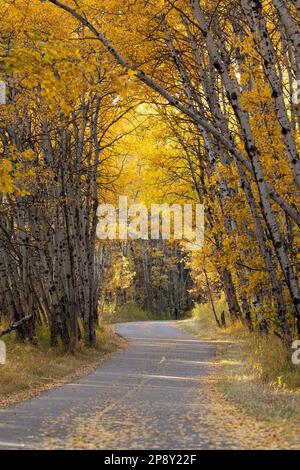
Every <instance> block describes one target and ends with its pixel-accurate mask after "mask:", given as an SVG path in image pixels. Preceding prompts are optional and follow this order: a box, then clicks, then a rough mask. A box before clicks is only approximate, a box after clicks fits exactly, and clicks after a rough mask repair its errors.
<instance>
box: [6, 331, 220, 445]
mask: <svg viewBox="0 0 300 470" xmlns="http://www.w3.org/2000/svg"><path fill="white" fill-rule="evenodd" d="M117 331H118V332H119V333H120V334H121V335H123V336H125V337H126V338H127V339H129V346H128V347H127V348H126V349H125V350H123V351H120V352H119V353H117V354H114V355H112V356H110V357H109V358H108V359H107V360H105V361H104V362H103V363H102V364H101V365H100V366H99V368H98V369H97V370H96V371H95V372H94V373H92V374H90V375H89V376H87V377H84V378H82V379H80V380H77V381H76V382H74V383H70V384H68V385H65V386H63V387H61V388H58V389H55V390H52V391H49V392H44V393H42V394H41V395H40V396H39V397H37V398H34V399H31V400H29V401H27V402H24V403H22V404H20V405H17V406H14V407H11V408H9V409H7V410H2V411H0V449H10V448H11V449H24V448H25V449H27V448H30V449H39V448H44V449H45V448H48V449H49V448H50V449H63V448H67V449H70V448H73V449H74V448H75V449H82V448H84V449H140V448H146V449H174V450H175V449H176V450H177V449H208V448H216V447H218V446H221V447H226V442H224V443H222V442H220V441H219V440H218V441H216V440H215V437H214V436H215V434H216V432H215V431H216V430H215V429H213V428H210V425H209V423H208V421H207V416H206V414H207V412H208V410H209V398H208V397H207V396H206V395H207V393H206V391H205V389H203V386H202V384H201V381H202V379H203V378H205V377H206V376H207V374H208V372H209V370H210V368H211V364H212V362H213V361H214V356H215V345H214V344H213V343H209V342H205V341H198V340H195V339H193V338H192V337H190V336H189V335H187V334H185V333H182V332H180V331H178V330H177V329H175V328H174V327H173V326H172V323H171V322H141V323H140V322H138V323H128V324H122V325H118V326H117ZM202 389H203V390H202ZM201 392H203V393H201ZM206 404H207V405H208V408H207V407H206ZM211 426H212V425H211Z"/></svg>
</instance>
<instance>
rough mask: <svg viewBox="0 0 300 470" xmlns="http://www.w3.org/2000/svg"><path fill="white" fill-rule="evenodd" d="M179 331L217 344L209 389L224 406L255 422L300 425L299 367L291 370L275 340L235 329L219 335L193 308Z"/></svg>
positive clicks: (206, 312) (204, 312)
mask: <svg viewBox="0 0 300 470" xmlns="http://www.w3.org/2000/svg"><path fill="white" fill-rule="evenodd" d="M218 310H219V311H220V310H222V305H218ZM179 327H180V328H182V329H184V330H185V331H187V332H189V333H190V334H193V335H194V336H197V337H200V338H202V339H207V340H211V341H214V342H216V344H217V365H216V368H215V371H214V383H215V384H216V388H217V390H218V391H219V392H220V393H221V394H222V396H224V397H225V398H226V399H227V400H229V401H231V402H232V403H234V404H235V405H236V406H237V407H240V408H241V409H242V410H244V411H245V412H247V413H248V414H250V415H253V416H255V417H256V418H259V419H264V420H274V418H279V419H285V420H286V419H288V420H292V421H295V422H296V421H297V420H298V422H299V418H300V366H293V365H292V363H291V354H292V351H287V350H286V348H285V347H284V346H283V344H282V342H281V341H280V340H279V338H277V337H276V336H275V335H274V336H273V335H269V336H268V337H262V336H261V335H259V334H255V333H254V334H249V333H247V332H246V331H245V329H244V327H242V326H241V325H239V324H237V325H235V326H231V327H229V328H226V329H219V328H218V327H217V326H216V324H215V321H214V318H213V316H212V312H211V309H210V306H209V305H201V306H197V307H196V310H195V311H194V312H193V316H192V319H190V320H186V321H184V322H179Z"/></svg>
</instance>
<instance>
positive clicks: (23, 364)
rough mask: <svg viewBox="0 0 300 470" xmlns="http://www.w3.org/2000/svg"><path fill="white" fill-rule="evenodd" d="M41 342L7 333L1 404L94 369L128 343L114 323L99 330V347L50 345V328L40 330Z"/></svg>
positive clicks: (1, 370)
mask: <svg viewBox="0 0 300 470" xmlns="http://www.w3.org/2000/svg"><path fill="white" fill-rule="evenodd" d="M39 339H40V341H39V346H32V345H30V344H20V343H18V342H17V341H16V340H15V337H14V334H11V335H9V336H7V337H5V342H6V345H7V362H6V364H5V365H0V408H3V407H6V406H9V405H12V404H14V403H18V402H20V401H23V400H25V399H27V398H30V397H32V396H35V395H37V394H38V393H40V392H41V391H43V390H46V389H51V388H54V387H57V386H60V385H62V384H65V383H67V382H68V381H71V380H74V379H75V378H78V377H81V376H83V375H86V374H88V373H90V372H92V371H93V370H94V369H95V368H96V367H97V365H98V364H99V363H100V362H101V361H102V360H103V359H104V357H105V356H106V355H107V354H109V353H112V352H114V351H117V350H118V349H119V348H120V347H122V346H123V345H124V344H125V341H124V340H122V339H121V338H120V337H119V336H117V335H116V334H115V333H114V330H113V328H112V327H107V326H106V327H103V328H101V329H99V330H98V331H97V345H96V348H87V347H85V346H83V345H82V344H79V346H78V348H77V351H76V353H75V354H74V355H71V354H67V353H65V352H63V351H62V349H60V348H58V349H52V348H50V347H49V346H48V341H47V332H46V331H45V330H42V331H40V332H39Z"/></svg>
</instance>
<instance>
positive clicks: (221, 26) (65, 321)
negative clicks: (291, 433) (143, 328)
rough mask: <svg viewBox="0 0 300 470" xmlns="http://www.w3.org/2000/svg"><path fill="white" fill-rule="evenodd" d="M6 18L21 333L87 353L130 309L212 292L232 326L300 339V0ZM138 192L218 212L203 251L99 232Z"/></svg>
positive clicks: (15, 314) (165, 3)
mask: <svg viewBox="0 0 300 470" xmlns="http://www.w3.org/2000/svg"><path fill="white" fill-rule="evenodd" d="M0 18H1V19H0V25H1V27H0V30H1V32H0V78H1V80H2V81H3V82H4V83H5V84H6V92H7V94H6V103H5V104H2V105H0V198H1V208H0V292H1V297H0V322H1V323H2V324H3V328H4V329H5V332H8V331H10V330H11V328H16V331H17V336H18V339H19V340H20V341H22V342H27V341H29V342H32V343H36V342H37V341H38V339H37V338H38V335H37V330H38V329H39V328H40V327H41V326H43V327H46V328H47V329H49V336H50V342H51V345H52V346H56V345H57V344H58V343H59V342H61V343H62V344H63V345H64V347H65V348H66V349H67V350H68V349H70V350H74V347H75V346H76V343H77V342H78V341H81V340H83V341H84V342H85V343H86V344H88V345H93V344H95V341H96V329H97V328H98V325H99V322H100V323H101V321H103V319H104V318H105V319H106V320H107V319H109V318H110V317H112V318H120V316H118V315H121V314H120V311H122V309H123V311H124V308H125V307H126V306H128V305H129V308H127V313H128V312H130V309H131V310H132V311H133V310H134V309H135V308H138V309H140V310H141V311H144V312H146V317H148V316H149V315H151V314H152V317H153V318H183V317H184V316H185V315H186V314H187V312H189V311H190V310H191V309H192V307H193V305H194V304H195V303H199V302H200V303H208V302H209V303H210V307H211V315H212V317H214V318H215V320H216V323H217V325H218V326H219V327H220V328H222V327H224V326H225V324H232V323H236V322H238V323H240V324H242V325H243V328H245V329H248V330H249V331H250V332H252V331H257V332H260V333H261V334H262V335H269V336H270V337H272V336H274V334H275V335H276V336H277V337H278V338H280V340H281V341H282V343H283V344H285V345H287V346H290V344H291V342H292V340H293V339H295V338H299V337H300V290H299V267H300V265H299V256H300V254H299V253H300V243H299V225H300V214H299V201H300V199H299V187H300V158H299V146H300V141H299V135H300V134H299V126H300V106H299V103H300V96H299V95H300V92H299V90H300V2H299V1H298V0H294V1H292V0H288V1H285V2H283V1H281V0H262V1H259V0H256V1H254V0H253V1H248V0H241V1H238V0H232V1H214V0H209V1H204V0H203V1H198V0H191V1H182V0H159V1H155V2H152V1H146V0H136V1H131V0H124V1H122V2H120V1H114V0H111V1H110V2H102V1H99V0H97V1H96V0H95V1H94V0H76V1H73V0H68V1H67V0H66V1H62V2H60V1H57V0H50V1H39V0H31V1H28V0H0ZM122 194H125V195H128V197H129V198H130V199H131V200H132V201H139V202H142V203H144V204H147V205H150V204H151V203H152V202H157V203H161V202H163V201H165V202H169V203H181V204H184V203H186V202H189V203H201V204H204V206H205V225H206V227H205V245H204V247H203V249H201V250H198V251H193V252H188V251H186V250H185V246H184V243H175V242H172V241H169V242H166V241H162V240H161V241H158V242H151V241H149V242H147V241H144V242H137V241H132V242H130V241H129V242H128V243H125V244H124V243H123V244H121V243H112V242H110V243H105V242H100V241H99V240H97V237H96V227H97V207H98V205H99V204H100V203H101V202H106V203H112V204H117V201H118V197H119V195H122ZM220 298H221V299H224V301H225V303H224V308H223V309H222V311H219V310H218V309H216V307H215V304H216V303H219V300H220ZM120 309H121V310H120ZM125 310H126V308H125ZM118 312H119V313H118ZM114 315H115V317H114ZM126 315H127V314H126ZM126 315H125V316H126ZM121 316H122V315H121ZM141 318H142V316H141Z"/></svg>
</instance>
